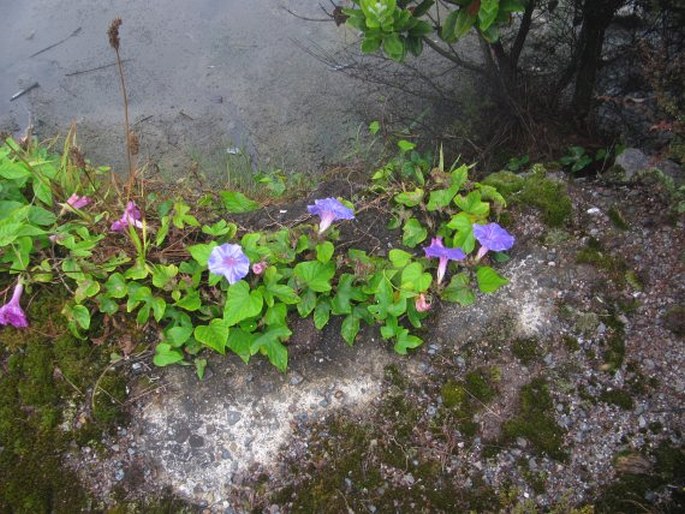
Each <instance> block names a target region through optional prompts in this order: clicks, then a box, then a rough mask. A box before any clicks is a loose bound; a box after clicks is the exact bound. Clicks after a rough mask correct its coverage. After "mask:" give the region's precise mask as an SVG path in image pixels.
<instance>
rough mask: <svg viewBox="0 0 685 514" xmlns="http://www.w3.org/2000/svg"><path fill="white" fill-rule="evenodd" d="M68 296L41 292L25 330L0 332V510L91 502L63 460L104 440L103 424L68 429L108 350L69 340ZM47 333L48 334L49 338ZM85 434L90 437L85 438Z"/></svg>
mask: <svg viewBox="0 0 685 514" xmlns="http://www.w3.org/2000/svg"><path fill="white" fill-rule="evenodd" d="M63 301H64V298H63V297H62V296H61V295H60V294H59V293H57V292H55V290H53V289H43V290H41V291H39V294H36V295H35V297H34V299H33V301H32V302H30V303H29V305H28V307H27V316H28V318H29V320H30V322H31V327H30V329H28V330H17V329H13V328H9V327H7V328H3V331H2V336H3V343H6V344H3V349H2V350H0V352H1V353H0V368H2V369H3V371H2V373H0V447H1V448H2V450H0V476H2V477H3V478H2V487H0V512H13V513H38V512H55V513H71V512H80V511H82V510H87V509H88V508H89V507H87V506H88V505H89V499H88V495H87V494H86V492H85V491H84V490H83V489H82V488H81V487H80V485H79V480H78V478H77V477H76V476H75V475H74V473H72V472H70V471H69V470H68V469H65V468H63V466H62V455H63V454H64V453H65V452H66V451H69V449H71V448H73V445H74V444H76V445H79V444H82V443H84V442H88V441H91V440H98V439H100V438H101V435H102V429H103V427H104V425H103V426H99V427H95V426H94V425H93V424H86V426H85V427H83V428H81V430H80V431H78V432H70V431H64V430H63V428H62V425H63V424H65V425H67V426H70V425H71V421H73V420H71V419H70V418H69V415H70V413H73V412H74V406H75V405H78V404H82V403H84V402H85V401H86V398H85V392H86V391H87V390H88V388H89V387H92V385H93V384H94V383H95V381H96V380H97V377H98V375H99V374H100V373H101V371H102V370H103V369H104V367H105V365H106V362H107V359H108V352H109V349H107V348H104V347H101V348H100V347H99V348H94V347H93V346H92V345H90V343H88V342H87V341H79V340H77V339H75V338H74V337H72V336H71V335H70V334H69V333H68V331H67V329H66V327H65V326H64V322H63V318H62V316H61V314H60V311H61V308H62V305H63ZM45 334H49V335H45ZM72 415H73V414H72ZM86 431H87V432H88V433H87V437H84V436H85V435H86Z"/></svg>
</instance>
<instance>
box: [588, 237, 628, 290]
mask: <svg viewBox="0 0 685 514" xmlns="http://www.w3.org/2000/svg"><path fill="white" fill-rule="evenodd" d="M576 262H578V263H579V264H591V265H593V266H595V267H597V268H598V269H600V270H603V271H605V272H606V273H607V276H608V278H610V279H611V280H612V281H613V282H614V283H616V284H617V285H618V286H623V285H624V284H625V282H626V274H627V273H628V271H629V270H628V265H627V264H626V262H625V260H624V259H623V258H621V257H617V256H614V255H612V254H610V253H609V252H607V251H605V250H604V246H603V245H602V243H601V242H600V241H599V240H597V239H595V238H594V237H590V238H589V239H588V242H587V244H586V245H585V247H583V248H581V249H580V251H579V252H578V254H577V255H576Z"/></svg>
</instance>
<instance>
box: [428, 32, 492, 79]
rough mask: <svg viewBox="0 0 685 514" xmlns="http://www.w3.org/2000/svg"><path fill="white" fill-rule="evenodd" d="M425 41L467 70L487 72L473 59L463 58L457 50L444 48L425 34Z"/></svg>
mask: <svg viewBox="0 0 685 514" xmlns="http://www.w3.org/2000/svg"><path fill="white" fill-rule="evenodd" d="M423 42H424V43H426V44H427V45H428V46H429V47H431V48H432V49H433V50H435V51H436V52H437V53H439V54H440V55H442V56H443V57H444V58H445V59H449V60H450V61H452V62H453V63H454V64H457V65H459V66H461V67H462V68H465V69H467V70H470V71H473V72H475V73H485V70H484V69H483V67H482V66H479V65H478V64H476V63H475V62H473V61H468V60H466V59H463V58H462V57H460V56H459V55H458V54H457V53H456V52H455V51H452V52H448V51H447V50H445V49H444V48H442V47H441V46H440V45H438V44H437V43H436V42H434V41H431V40H430V39H428V38H427V37H425V36H424V38H423Z"/></svg>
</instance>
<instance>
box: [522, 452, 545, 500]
mask: <svg viewBox="0 0 685 514" xmlns="http://www.w3.org/2000/svg"><path fill="white" fill-rule="evenodd" d="M518 467H519V470H520V471H521V476H522V477H523V478H524V479H525V481H526V482H527V483H528V485H529V486H530V488H531V489H532V490H533V491H534V492H535V493H536V494H543V493H544V492H545V490H546V489H547V474H546V473H545V472H544V471H532V470H531V469H530V465H529V464H528V460H526V459H520V460H519V461H518Z"/></svg>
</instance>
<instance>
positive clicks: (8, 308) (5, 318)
mask: <svg viewBox="0 0 685 514" xmlns="http://www.w3.org/2000/svg"><path fill="white" fill-rule="evenodd" d="M23 291H24V286H23V285H21V282H17V285H16V286H15V287H14V292H13V293H12V299H11V300H10V301H9V302H7V303H6V304H5V305H3V306H2V307H0V325H12V326H13V327H17V328H26V327H28V326H29V322H28V320H27V319H26V314H25V313H24V311H23V309H22V308H21V305H19V300H20V299H21V293H22V292H23Z"/></svg>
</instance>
